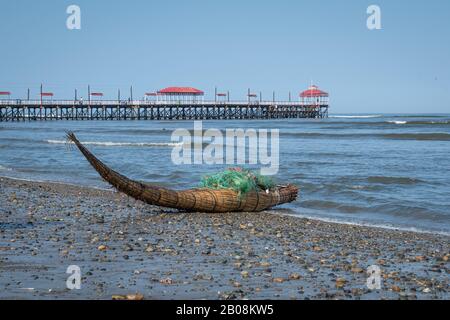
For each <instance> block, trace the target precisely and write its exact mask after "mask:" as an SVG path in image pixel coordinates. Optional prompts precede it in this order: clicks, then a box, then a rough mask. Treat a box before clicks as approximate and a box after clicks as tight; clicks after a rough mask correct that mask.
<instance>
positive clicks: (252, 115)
mask: <svg viewBox="0 0 450 320" xmlns="http://www.w3.org/2000/svg"><path fill="white" fill-rule="evenodd" d="M327 116H328V105H304V104H302V103H301V102H275V103H273V102H259V101H258V102H250V103H248V102H228V101H227V102H215V101H210V102H209V101H201V102H200V101H199V102H179V103H174V102H167V101H166V102H164V101H158V102H149V101H95V102H90V103H82V102H80V101H43V102H42V103H41V101H31V100H30V101H20V100H19V101H17V100H16V101H9V100H0V122H5V121H36V120H237V119H283V118H326V117H327Z"/></svg>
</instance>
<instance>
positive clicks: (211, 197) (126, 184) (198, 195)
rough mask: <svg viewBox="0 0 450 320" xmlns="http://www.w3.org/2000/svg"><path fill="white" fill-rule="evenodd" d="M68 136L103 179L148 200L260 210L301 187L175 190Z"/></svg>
mask: <svg viewBox="0 0 450 320" xmlns="http://www.w3.org/2000/svg"><path fill="white" fill-rule="evenodd" d="M67 138H68V139H69V140H70V141H72V142H74V143H75V145H76V146H77V148H78V149H79V150H80V151H81V153H82V154H83V155H84V156H85V158H86V159H87V160H88V161H89V163H90V164H91V165H92V167H94V169H95V170H96V171H97V172H98V173H99V174H100V176H101V177H102V178H103V179H105V180H106V181H107V182H108V183H110V184H111V185H112V186H113V187H115V188H116V189H117V190H119V191H121V192H123V193H125V194H127V195H129V196H130V197H133V198H135V199H138V200H142V201H144V202H146V203H148V204H152V205H157V206H163V207H168V208H175V209H180V210H186V211H196V212H217V213H220V212H242V211H245V212H257V211H262V210H266V209H269V208H272V207H274V206H277V205H280V204H283V203H287V202H291V201H294V200H295V199H296V198H297V194H298V188H297V187H296V186H294V185H287V186H283V187H278V188H277V189H276V190H275V191H271V192H269V193H266V192H248V193H247V194H246V195H244V196H243V197H240V196H239V195H238V193H237V192H235V191H233V190H229V189H222V190H210V189H189V190H183V191H175V190H171V189H167V188H162V187H159V186H154V185H149V184H144V183H142V182H139V181H134V180H131V179H129V178H127V177H125V176H123V175H121V174H120V173H118V172H116V171H114V170H112V169H110V168H109V167H108V166H106V165H105V164H104V163H103V162H102V161H100V160H99V159H97V157H95V156H94V155H93V154H92V153H91V152H90V151H89V150H88V149H87V148H86V147H85V146H83V145H82V144H81V143H80V141H78V139H77V137H76V136H75V134H73V133H71V132H69V133H68V134H67Z"/></svg>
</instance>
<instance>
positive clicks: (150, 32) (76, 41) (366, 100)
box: [0, 0, 450, 113]
mask: <svg viewBox="0 0 450 320" xmlns="http://www.w3.org/2000/svg"><path fill="white" fill-rule="evenodd" d="M72 4H75V5H78V6H79V7H80V9H81V29H80V30H69V29H68V28H67V27H66V20H67V18H68V17H69V14H67V13H66V9H67V7H68V6H69V5H72ZM372 4H375V5H378V6H379V7H380V9H381V26H382V29H381V30H369V29H368V28H367V25H366V20H367V18H368V17H369V15H368V14H367V12H366V11H367V8H368V6H370V5H372ZM0 8H1V9H0V49H1V50H0V91H11V92H12V97H14V98H25V97H26V92H27V88H30V90H31V97H32V98H37V97H38V93H39V86H40V84H41V83H43V85H44V91H51V92H54V94H55V99H71V98H72V97H73V95H74V89H75V88H77V89H78V92H79V93H78V95H79V96H84V97H86V96H87V85H88V84H89V85H90V86H91V88H92V89H91V91H99V92H103V93H104V94H105V98H108V99H115V98H116V97H117V90H118V89H121V92H122V96H123V97H124V96H127V95H128V92H129V88H130V86H131V85H133V92H134V97H135V98H138V97H142V96H143V95H144V93H145V92H151V91H156V90H158V89H162V88H164V87H167V86H192V87H196V88H199V89H201V90H203V91H205V95H206V96H205V99H213V96H214V87H218V90H219V91H230V98H231V99H232V100H238V99H245V95H246V93H247V88H251V90H252V92H255V93H259V92H262V94H263V99H271V98H272V92H273V91H275V92H276V98H277V99H279V100H287V98H288V94H289V92H291V93H292V96H293V97H295V98H296V99H297V98H298V94H299V92H300V91H302V90H304V89H306V88H307V87H308V86H309V85H310V83H311V82H313V83H314V84H316V85H318V86H319V87H320V88H321V89H323V90H325V91H327V92H329V93H330V106H331V108H330V113H450V41H449V38H450V1H448V0H441V1H439V0H429V1H422V0H417V1H406V0H396V1H392V0H391V1H389V0H387V1H385V0H370V1H365V0H346V1H337V0H328V1H327V0H319V1H301V0H292V1H288V0H277V1H267V0H254V1H253V0H246V1H243V0H227V1H224V0H223V1H218V0H184V1H183V0H169V1H148V0H147V1H144V0H143V1H138V0H135V1H133V0H129V1H119V0H116V1H107V0H71V1H65V0H46V1H31V0H29V1H24V0H14V1H10V0H9V1H6V0H0Z"/></svg>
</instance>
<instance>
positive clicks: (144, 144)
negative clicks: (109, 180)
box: [45, 140, 183, 147]
mask: <svg viewBox="0 0 450 320" xmlns="http://www.w3.org/2000/svg"><path fill="white" fill-rule="evenodd" d="M45 142H47V143H50V144H66V143H73V142H67V141H66V140H46V141H45ZM81 143H82V144H84V145H93V146H105V147H176V146H181V145H183V142H109V141H106V142H102V141H85V142H81Z"/></svg>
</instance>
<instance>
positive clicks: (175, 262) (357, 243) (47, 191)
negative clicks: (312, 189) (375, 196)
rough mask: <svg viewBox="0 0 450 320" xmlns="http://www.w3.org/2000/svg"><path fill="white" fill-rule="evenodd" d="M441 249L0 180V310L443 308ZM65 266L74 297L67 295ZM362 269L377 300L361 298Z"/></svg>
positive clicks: (320, 225)
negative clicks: (14, 304)
mask: <svg viewBox="0 0 450 320" xmlns="http://www.w3.org/2000/svg"><path fill="white" fill-rule="evenodd" d="M278 212H280V210H278ZM281 212H282V210H281ZM449 240H450V237H448V236H444V235H433V234H423V233H414V232H404V231H397V230H388V229H381V228H371V227H361V226H351V225H344V224H336V223H328V222H321V221H315V220H308V219H303V218H296V217H291V216H284V215H281V214H279V213H276V214H275V213H273V212H272V213H270V212H262V213H229V214H220V215H219V214H204V213H179V212H176V211H173V210H170V209H161V208H158V207H154V206H149V205H146V204H144V203H142V202H140V201H135V200H134V199H131V198H129V197H127V196H124V195H122V194H119V193H117V192H114V191H105V190H99V189H89V188H84V187H77V186H70V185H64V184H57V183H42V182H26V181H19V180H13V179H9V178H0V298H1V299H7V298H9V299H111V298H112V297H113V296H115V295H126V294H131V293H140V294H142V295H143V296H144V298H145V299H449V298H450V293H449V292H450V290H449V279H450V277H449V271H450V269H449V262H448V260H449V258H450V254H449ZM69 265H78V266H79V267H80V269H81V276H82V281H81V289H80V290H69V289H67V288H66V279H67V277H68V276H69V274H67V273H66V269H67V267H68V266H69ZM370 265H378V266H379V267H380V268H381V271H382V275H381V289H380V290H370V289H368V288H367V286H366V281H367V277H368V275H367V274H366V269H367V268H368V267H369V266H370Z"/></svg>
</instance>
